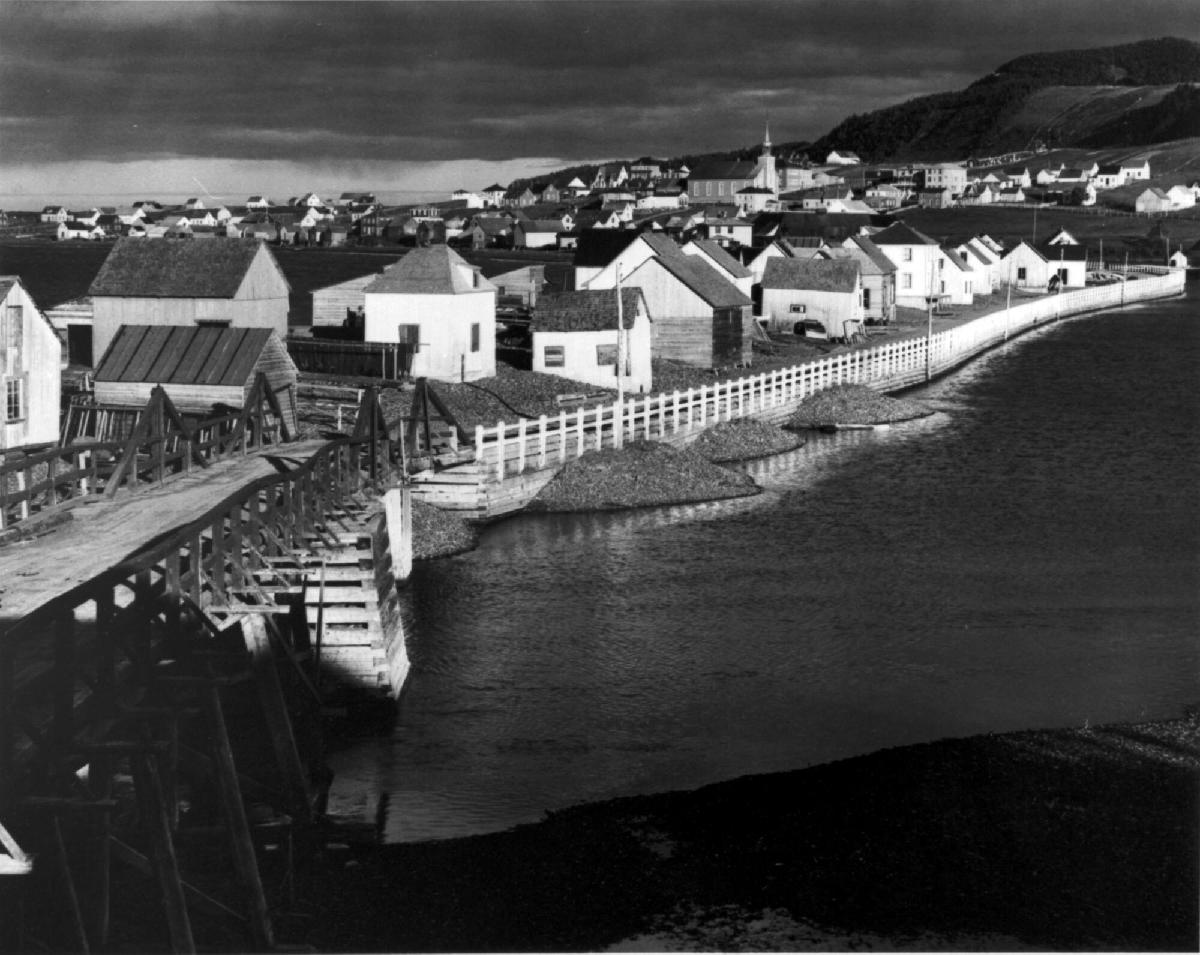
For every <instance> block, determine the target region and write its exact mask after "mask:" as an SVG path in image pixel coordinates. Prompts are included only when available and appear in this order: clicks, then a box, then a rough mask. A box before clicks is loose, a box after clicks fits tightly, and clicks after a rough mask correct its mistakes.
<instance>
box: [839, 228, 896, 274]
mask: <svg viewBox="0 0 1200 955" xmlns="http://www.w3.org/2000/svg"><path fill="white" fill-rule="evenodd" d="M848 241H850V242H852V243H853V244H854V248H848V247H846V246H843V247H842V249H841V251H843V252H849V253H851V254H852V255H855V256H856V257H857V258H858V261H859V264H860V265H861V266H862V271H863V274H864V275H891V274H892V273H893V272H895V271H896V263H895V262H893V261H892V260H891V259H889V258H888V257H887V256H886V255H884V254H883V253H882V252H881V251H880V250H879V247H878V246H877V245H876V244H875V243H874V242H872V241H871V240H870V239H868V238H867V237H866V236H865V235H853V236H851V237H850V238H849V240H848Z"/></svg>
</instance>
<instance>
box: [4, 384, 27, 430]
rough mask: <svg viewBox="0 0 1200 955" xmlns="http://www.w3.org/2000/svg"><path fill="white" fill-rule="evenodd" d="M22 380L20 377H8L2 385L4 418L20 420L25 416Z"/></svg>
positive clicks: (6, 419)
mask: <svg viewBox="0 0 1200 955" xmlns="http://www.w3.org/2000/svg"><path fill="white" fill-rule="evenodd" d="M23 384H24V382H22V381H21V379H20V378H10V379H9V380H8V381H7V382H6V383H5V386H4V420H5V421H20V420H21V419H22V418H23V417H25V407H24V405H25V402H24V400H23V399H24V397H25V395H24V390H23V388H22V387H21V386H22V385H23Z"/></svg>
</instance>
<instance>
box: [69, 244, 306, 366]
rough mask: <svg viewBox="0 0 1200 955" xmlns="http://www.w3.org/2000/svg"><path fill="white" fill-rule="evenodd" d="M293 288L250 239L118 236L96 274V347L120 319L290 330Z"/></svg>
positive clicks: (99, 351)
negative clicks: (151, 239)
mask: <svg viewBox="0 0 1200 955" xmlns="http://www.w3.org/2000/svg"><path fill="white" fill-rule="evenodd" d="M289 291H290V288H289V286H288V283H287V279H285V278H284V275H283V271H282V270H281V269H280V267H279V263H277V262H276V261H275V257H274V256H273V255H272V254H271V251H270V249H268V248H267V247H266V246H265V245H263V244H262V243H260V242H256V241H254V240H249V239H210V240H208V241H205V242H196V241H194V240H181V241H178V242H174V241H172V242H147V241H145V240H143V239H121V240H120V241H118V242H117V244H116V245H114V246H113V249H112V251H111V252H109V254H108V258H106V259H105V260H104V264H103V265H102V266H101V267H100V271H99V272H98V273H97V275H96V278H95V279H94V280H93V281H92V285H91V288H90V289H89V290H88V294H89V295H90V296H91V297H92V307H93V312H94V316H95V317H94V321H93V327H94V332H93V337H94V342H93V345H94V354H96V355H103V354H104V352H105V351H106V349H107V348H108V345H109V343H110V342H111V341H112V340H113V337H114V336H115V335H116V334H117V329H118V328H120V327H121V326H122V325H183V326H197V325H215V326H219V325H226V326H229V327H232V328H260V329H270V330H272V331H274V332H275V333H276V334H277V335H278V336H279V337H280V338H285V337H286V336H287V330H288V324H287V323H288V293H289Z"/></svg>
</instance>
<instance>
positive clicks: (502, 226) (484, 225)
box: [475, 216, 513, 235]
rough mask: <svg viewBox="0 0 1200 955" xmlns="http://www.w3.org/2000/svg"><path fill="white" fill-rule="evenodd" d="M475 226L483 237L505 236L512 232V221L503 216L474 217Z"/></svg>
mask: <svg viewBox="0 0 1200 955" xmlns="http://www.w3.org/2000/svg"><path fill="white" fill-rule="evenodd" d="M475 224H476V225H477V226H479V228H480V229H482V230H483V234H484V235H505V234H507V233H508V232H510V231H511V230H512V225H513V222H512V219H507V218H504V217H503V216H476V218H475Z"/></svg>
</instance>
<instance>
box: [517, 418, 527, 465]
mask: <svg viewBox="0 0 1200 955" xmlns="http://www.w3.org/2000/svg"><path fill="white" fill-rule="evenodd" d="M517 473H518V474H524V473H525V419H524V418H518V419H517Z"/></svg>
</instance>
